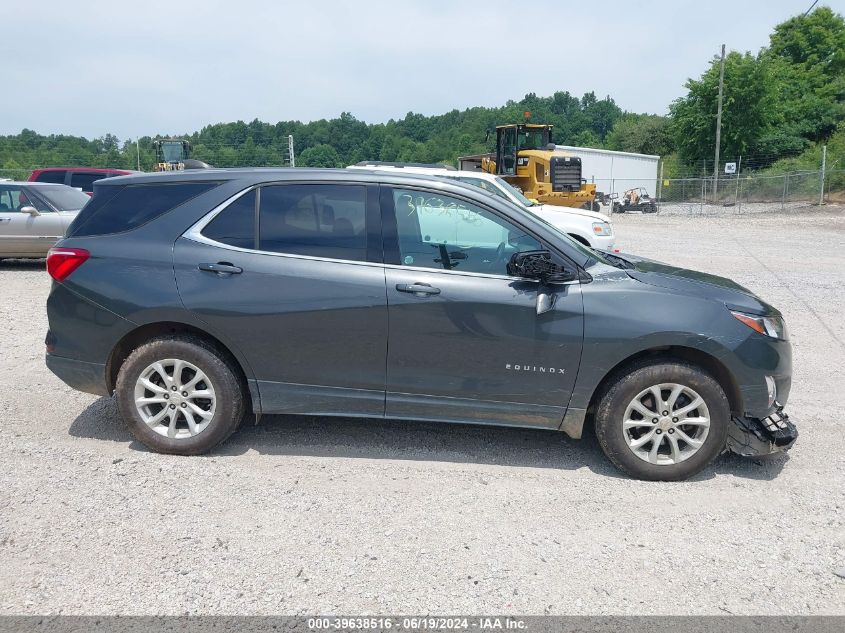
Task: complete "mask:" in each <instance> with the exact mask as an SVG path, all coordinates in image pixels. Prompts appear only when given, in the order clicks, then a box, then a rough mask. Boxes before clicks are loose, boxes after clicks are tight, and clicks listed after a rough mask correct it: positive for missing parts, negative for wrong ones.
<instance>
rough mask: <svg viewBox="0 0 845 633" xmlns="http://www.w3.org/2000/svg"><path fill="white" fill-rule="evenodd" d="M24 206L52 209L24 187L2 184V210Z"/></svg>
mask: <svg viewBox="0 0 845 633" xmlns="http://www.w3.org/2000/svg"><path fill="white" fill-rule="evenodd" d="M83 195H84V194H83ZM24 207H35V208H36V209H37V210H38V211H40V212H49V211H51V210H52V209H50V207H48V206H47V205H46V204H44V203H43V202H42V201H41V200H39V199H38V197H37V196H35V195H29V194H27V192H26V189H25V188H24V187H19V186H14V185H11V186H9V185H5V186H0V212H2V211H20V210H21V209H22V208H24Z"/></svg>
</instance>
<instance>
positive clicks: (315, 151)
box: [296, 144, 343, 167]
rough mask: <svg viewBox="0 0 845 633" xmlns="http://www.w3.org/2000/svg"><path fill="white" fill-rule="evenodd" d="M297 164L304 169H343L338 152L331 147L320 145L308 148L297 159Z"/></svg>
mask: <svg viewBox="0 0 845 633" xmlns="http://www.w3.org/2000/svg"><path fill="white" fill-rule="evenodd" d="M296 164H297V165H300V166H302V167H342V166H343V164H342V162H341V160H340V155H338V153H337V150H336V149H335V148H334V147H332V146H331V145H326V144H320V145H314V146H313V147H308V148H306V149H304V150H302V152H301V153H300V154H299V156H297V158H296Z"/></svg>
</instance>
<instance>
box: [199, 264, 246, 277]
mask: <svg viewBox="0 0 845 633" xmlns="http://www.w3.org/2000/svg"><path fill="white" fill-rule="evenodd" d="M197 268H199V269H200V270H206V271H208V272H210V273H217V274H218V275H219V276H220V277H228V276H229V275H240V274H241V273H242V272H243V271H244V269H243V268H240V267H239V266H233V265H232V264H230V263H229V262H217V263H216V264H198V265H197Z"/></svg>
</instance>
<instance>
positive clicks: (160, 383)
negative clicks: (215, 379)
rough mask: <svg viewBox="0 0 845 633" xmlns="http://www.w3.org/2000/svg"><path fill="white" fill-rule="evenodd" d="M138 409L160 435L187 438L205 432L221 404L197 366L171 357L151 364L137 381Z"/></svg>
mask: <svg viewBox="0 0 845 633" xmlns="http://www.w3.org/2000/svg"><path fill="white" fill-rule="evenodd" d="M134 397H135V407H136V409H137V410H138V413H139V415H140V416H141V419H142V420H143V421H144V423H145V424H146V425H147V426H149V427H150V428H151V429H153V430H154V431H155V432H156V433H158V434H159V435H163V436H165V437H169V438H172V439H185V438H189V437H193V436H195V435H197V434H199V433H202V432H203V431H204V430H205V429H206V428H208V425H209V424H210V423H211V420H212V418H213V417H214V412H215V409H216V405H217V397H216V394H215V392H214V385H213V384H212V383H211V380H209V378H208V376H206V374H205V373H204V372H203V371H202V370H201V369H200V368H199V367H197V366H196V365H194V364H192V363H189V362H187V361H184V360H180V359H176V358H167V359H164V360H160V361H156V362H154V363H152V364H151V365H149V366H148V367H147V368H146V369H144V371H142V372H141V375H140V376H138V380H137V381H136V382H135V393H134Z"/></svg>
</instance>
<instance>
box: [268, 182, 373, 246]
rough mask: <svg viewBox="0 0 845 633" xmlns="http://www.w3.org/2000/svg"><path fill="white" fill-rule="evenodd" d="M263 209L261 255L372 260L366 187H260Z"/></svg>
mask: <svg viewBox="0 0 845 633" xmlns="http://www.w3.org/2000/svg"><path fill="white" fill-rule="evenodd" d="M259 206H260V211H259V216H258V241H259V245H258V247H259V249H260V250H262V251H270V252H274V253H287V254H292V255H308V256H311V257H325V258H329V259H345V260H350V261H366V260H367V231H366V189H365V188H364V187H363V186H361V185H332V184H325V185H323V184H313V185H300V184H292V185H269V186H266V187H262V188H261V192H260V203H259Z"/></svg>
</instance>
